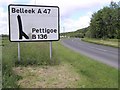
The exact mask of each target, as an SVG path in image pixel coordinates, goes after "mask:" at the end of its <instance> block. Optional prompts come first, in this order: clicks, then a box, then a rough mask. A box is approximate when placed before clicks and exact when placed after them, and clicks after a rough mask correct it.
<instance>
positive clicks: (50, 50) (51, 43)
mask: <svg viewBox="0 0 120 90" xmlns="http://www.w3.org/2000/svg"><path fill="white" fill-rule="evenodd" d="M50 60H52V41H50Z"/></svg>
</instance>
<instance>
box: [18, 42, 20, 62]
mask: <svg viewBox="0 0 120 90" xmlns="http://www.w3.org/2000/svg"><path fill="white" fill-rule="evenodd" d="M18 62H20V42H18Z"/></svg>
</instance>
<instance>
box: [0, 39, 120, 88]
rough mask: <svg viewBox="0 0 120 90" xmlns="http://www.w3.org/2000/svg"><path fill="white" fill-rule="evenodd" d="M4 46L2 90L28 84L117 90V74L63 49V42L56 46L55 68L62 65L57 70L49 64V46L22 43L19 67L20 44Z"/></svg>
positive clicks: (105, 66)
mask: <svg viewBox="0 0 120 90" xmlns="http://www.w3.org/2000/svg"><path fill="white" fill-rule="evenodd" d="M2 44H4V45H2V50H3V51H2V56H3V57H2V61H3V62H2V66H3V67H2V69H3V73H2V74H3V88H20V87H23V88H26V86H24V84H25V83H26V84H27V83H29V84H30V85H31V87H34V86H36V87H38V86H39V87H48V88H50V87H53V88H55V87H62V86H63V87H69V88H73V87H76V88H117V87H118V70H116V69H115V68H112V67H110V66H107V65H105V64H102V63H100V62H97V61H95V60H93V59H91V58H88V57H86V56H83V55H81V54H79V53H76V52H74V51H72V50H70V49H68V48H66V47H64V46H62V45H61V44H60V42H53V53H52V56H53V57H52V62H53V63H54V64H55V65H56V63H59V65H56V66H55V65H53V66H50V64H49V61H50V60H49V44H48V42H45V43H41V42H36V43H21V44H20V45H21V62H20V63H17V43H14V42H12V43H11V42H9V41H8V40H7V39H5V40H3V43H2ZM63 65H64V66H63ZM41 66H43V67H41ZM44 66H46V67H47V69H46V67H45V68H44ZM48 67H49V68H48ZM14 68H16V69H14ZM14 70H15V72H14ZM38 70H39V71H40V72H37V71H38ZM19 71H20V72H19ZM24 71H25V73H24ZM43 71H44V72H43ZM42 72H43V73H42ZM18 73H20V74H18ZM40 74H41V75H40ZM39 75H40V77H39ZM49 75H51V77H49ZM52 76H54V77H55V78H53V77H52ZM58 76H60V78H58ZM27 77H29V79H28V78H27ZM77 77H78V78H77ZM31 78H33V79H31ZM76 78H77V79H76ZM38 79H39V80H38ZM24 80H25V81H24ZM26 81H27V82H26ZM45 81H46V82H45ZM35 82H36V83H35ZM41 82H43V83H41ZM21 83H24V84H21ZM45 85H46V86H45ZM58 85H60V86H58Z"/></svg>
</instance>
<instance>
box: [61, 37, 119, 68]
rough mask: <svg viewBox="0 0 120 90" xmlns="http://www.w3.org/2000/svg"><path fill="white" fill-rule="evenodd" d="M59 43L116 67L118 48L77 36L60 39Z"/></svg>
mask: <svg viewBox="0 0 120 90" xmlns="http://www.w3.org/2000/svg"><path fill="white" fill-rule="evenodd" d="M61 43H62V44H63V45H64V46H66V47H68V48H70V49H72V50H74V51H76V52H79V53H81V54H83V55H86V56H88V57H90V58H93V59H94V60H97V61H100V62H102V63H105V64H107V65H110V66H112V67H115V68H118V49H117V48H113V47H108V46H103V45H97V44H93V43H88V42H84V41H81V40H80V39H79V38H69V39H63V40H61Z"/></svg>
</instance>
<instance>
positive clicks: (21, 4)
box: [8, 4, 60, 42]
mask: <svg viewBox="0 0 120 90" xmlns="http://www.w3.org/2000/svg"><path fill="white" fill-rule="evenodd" d="M10 6H30V7H54V8H58V39H57V40H29V41H24V40H20V41H12V40H11V32H10V31H11V30H10ZM8 20H9V22H8V23H9V41H10V42H47V41H59V40H60V9H59V7H58V6H47V5H24V4H9V5H8Z"/></svg>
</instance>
